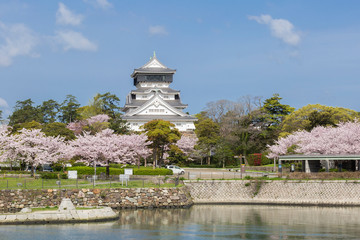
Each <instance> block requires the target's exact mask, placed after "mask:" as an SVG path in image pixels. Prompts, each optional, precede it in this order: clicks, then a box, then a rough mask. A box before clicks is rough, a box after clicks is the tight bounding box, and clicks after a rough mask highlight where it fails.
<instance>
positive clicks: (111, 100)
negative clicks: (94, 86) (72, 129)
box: [78, 92, 128, 134]
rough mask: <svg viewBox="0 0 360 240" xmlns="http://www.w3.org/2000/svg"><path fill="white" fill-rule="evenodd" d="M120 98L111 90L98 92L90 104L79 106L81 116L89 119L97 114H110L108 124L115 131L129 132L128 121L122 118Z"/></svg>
mask: <svg viewBox="0 0 360 240" xmlns="http://www.w3.org/2000/svg"><path fill="white" fill-rule="evenodd" d="M120 111H121V107H120V99H119V98H118V97H117V96H116V95H115V94H111V93H110V92H107V93H104V94H99V93H98V94H96V95H95V97H94V98H93V99H92V100H91V101H90V103H89V105H87V106H84V107H81V108H79V110H78V113H79V114H80V115H81V118H82V119H83V120H84V119H88V118H91V117H93V116H96V115H107V116H109V119H108V120H109V121H106V122H109V124H108V126H107V127H109V128H110V129H112V130H113V131H114V132H115V133H121V134H123V133H127V132H128V129H127V126H126V121H123V120H122V119H121V113H120Z"/></svg>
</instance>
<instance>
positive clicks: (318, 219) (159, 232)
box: [0, 205, 360, 240]
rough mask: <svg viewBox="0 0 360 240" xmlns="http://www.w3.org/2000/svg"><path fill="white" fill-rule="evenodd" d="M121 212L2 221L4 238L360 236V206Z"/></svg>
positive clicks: (0, 232)
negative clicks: (106, 218) (94, 219)
mask: <svg viewBox="0 0 360 240" xmlns="http://www.w3.org/2000/svg"><path fill="white" fill-rule="evenodd" d="M119 214H120V218H119V220H118V221H116V222H110V223H92V224H73V225H71V224H67V225H32V226H0V239H1V240H3V239H4V240H8V239H39V240H45V239H51V240H57V239H88V240H92V239H94V240H95V239H111V240H113V239H359V238H360V237H359V236H360V230H358V229H359V227H360V226H359V223H360V208H323V207H281V206H251V205H248V206H239V205H222V206H221V205H199V206H193V207H192V208H190V209H154V210H122V211H121V212H120V213H119Z"/></svg>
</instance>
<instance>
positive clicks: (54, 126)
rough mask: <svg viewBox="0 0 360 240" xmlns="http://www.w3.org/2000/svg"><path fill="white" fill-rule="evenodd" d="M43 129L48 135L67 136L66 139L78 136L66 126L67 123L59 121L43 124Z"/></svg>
mask: <svg viewBox="0 0 360 240" xmlns="http://www.w3.org/2000/svg"><path fill="white" fill-rule="evenodd" d="M41 131H42V132H43V133H45V135H46V136H53V137H56V136H61V137H65V140H66V141H69V140H74V139H75V138H76V137H75V134H74V132H73V131H71V130H70V129H68V128H66V124H65V123H59V122H54V123H48V124H45V125H44V126H42V129H41Z"/></svg>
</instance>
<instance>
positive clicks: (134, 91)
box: [131, 87, 180, 93]
mask: <svg viewBox="0 0 360 240" xmlns="http://www.w3.org/2000/svg"><path fill="white" fill-rule="evenodd" d="M151 89H160V90H161V91H163V92H167V93H179V92H180V91H179V90H174V89H171V88H155V87H139V88H137V89H136V90H131V93H143V92H145V91H149V90H151Z"/></svg>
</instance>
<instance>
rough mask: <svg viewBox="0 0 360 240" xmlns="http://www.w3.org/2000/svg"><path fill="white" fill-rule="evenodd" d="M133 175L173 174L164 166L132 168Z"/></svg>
mask: <svg viewBox="0 0 360 240" xmlns="http://www.w3.org/2000/svg"><path fill="white" fill-rule="evenodd" d="M134 175H173V172H172V171H171V170H170V169H166V168H156V169H134Z"/></svg>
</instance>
